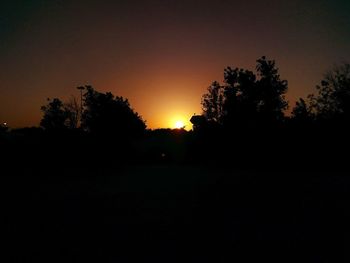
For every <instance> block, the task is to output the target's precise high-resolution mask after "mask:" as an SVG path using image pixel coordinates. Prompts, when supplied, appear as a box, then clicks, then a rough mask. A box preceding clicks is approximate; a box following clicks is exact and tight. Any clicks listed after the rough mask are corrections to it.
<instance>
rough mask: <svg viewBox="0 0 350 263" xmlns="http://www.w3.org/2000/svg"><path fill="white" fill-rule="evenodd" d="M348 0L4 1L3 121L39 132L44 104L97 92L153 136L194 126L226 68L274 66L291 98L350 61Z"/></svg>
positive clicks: (0, 43) (0, 19)
mask: <svg viewBox="0 0 350 263" xmlns="http://www.w3.org/2000/svg"><path fill="white" fill-rule="evenodd" d="M349 14H350V1H348V0H329V1H325V0H317V1H316V0H308V1H304V0H293V1H277V0H276V1H275V0H266V1H247V0H245V1H239V0H237V1H235V0H231V1H227V0H213V1H210V0H201V1H200V0H188V1H181V0H163V1H160V0H138V1H135V0H125V1H124V0H114V1H112V0H111V1H108V0H106V1H104V0H97V1H92V0H21V1H19V0H1V1H0V123H2V122H7V123H8V125H9V126H10V127H23V126H36V125H38V124H39V122H40V118H41V116H42V113H41V111H40V106H42V105H44V104H45V103H46V102H47V98H55V97H59V98H62V99H63V100H68V99H69V98H70V97H71V96H77V97H79V92H78V90H77V89H76V87H77V86H81V85H92V86H93V87H94V88H95V89H97V90H98V91H102V92H105V91H111V92H112V93H113V94H115V95H119V96H124V97H126V98H128V99H129V101H130V103H131V106H132V107H133V108H134V109H135V111H137V112H138V113H139V114H140V115H141V116H142V117H143V119H145V120H146V123H147V126H148V127H149V128H160V127H165V128H166V127H173V126H174V125H175V123H176V122H177V121H183V122H185V125H187V127H190V124H189V122H188V120H189V118H190V117H191V116H192V115H193V114H194V113H196V114H200V113H201V105H200V102H201V96H202V95H203V94H204V93H205V92H206V89H207V87H208V86H209V85H210V84H211V82H212V81H214V80H218V81H222V80H223V70H224V68H225V67H227V66H232V67H243V68H247V69H250V70H253V69H254V68H255V65H256V59H258V58H259V57H261V56H263V55H265V56H267V57H268V58H269V59H275V60H276V64H277V66H278V67H279V69H280V74H281V77H282V78H283V79H287V80H288V81H289V91H288V94H287V98H288V100H289V101H290V104H291V106H293V104H294V102H295V100H296V99H297V98H299V97H305V96H306V95H307V94H309V93H312V92H315V86H316V85H317V84H318V83H319V82H320V81H321V79H322V74H323V73H324V72H325V71H327V70H328V69H330V68H331V67H332V66H333V65H335V64H339V63H342V62H346V61H348V62H350V48H349V47H350V26H349V25H350V15H349Z"/></svg>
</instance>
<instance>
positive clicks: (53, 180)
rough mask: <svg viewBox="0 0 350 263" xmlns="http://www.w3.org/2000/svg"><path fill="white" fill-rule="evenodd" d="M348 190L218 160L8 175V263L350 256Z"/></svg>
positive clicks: (332, 179) (334, 176)
mask: <svg viewBox="0 0 350 263" xmlns="http://www.w3.org/2000/svg"><path fill="white" fill-rule="evenodd" d="M110 171H113V172H110ZM349 187H350V177H348V176H346V174H341V173H332V172H327V173H320V172H318V173H310V172H291V173H288V172H273V173H272V172H271V173H269V172H264V173H258V172H238V171H235V172H233V171H228V170H217V169H216V168H215V167H214V166H211V167H204V166H186V165H165V164H164V165H153V166H151V165H149V166H142V165H140V166H123V168H120V169H115V170H113V169H109V172H104V171H90V174H89V176H83V175H81V174H79V173H77V172H76V171H74V172H71V173H70V172H69V171H67V173H66V175H62V174H61V175H51V176H44V175H40V176H34V175H28V174H23V175H13V174H11V173H7V176H3V177H1V192H2V209H1V210H2V215H3V217H5V224H4V225H3V230H4V231H2V233H4V234H2V239H3V240H4V241H5V243H4V244H3V245H2V249H3V251H4V253H3V255H4V256H5V260H4V261H2V262H263V261H264V262H265V261H266V262H271V261H276V262H349V260H350V253H349V244H350V242H349V241H350V227H349V222H350V221H349V215H350V198H349Z"/></svg>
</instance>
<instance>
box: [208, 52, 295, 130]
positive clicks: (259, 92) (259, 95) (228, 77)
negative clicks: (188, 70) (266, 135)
mask: <svg viewBox="0 0 350 263" xmlns="http://www.w3.org/2000/svg"><path fill="white" fill-rule="evenodd" d="M256 70H257V75H256V74H254V73H253V72H252V71H249V70H244V69H240V68H231V67H227V68H226V69H225V71H224V83H225V84H224V85H223V86H221V85H220V84H219V83H218V82H213V84H212V85H211V86H210V87H209V88H208V92H207V93H206V94H204V95H203V97H202V110H203V116H204V117H206V119H207V120H208V121H213V122H216V123H218V124H222V125H224V126H226V127H229V126H234V125H242V124H248V123H250V124H251V123H253V124H257V123H263V124H266V123H270V124H271V123H276V122H280V121H282V120H283V119H284V111H285V110H286V109H287V108H288V102H287V101H286V99H285V94H286V92H287V89H288V83H287V81H286V80H281V78H280V75H279V73H278V68H277V67H276V65H275V61H274V60H267V59H266V57H262V58H260V59H258V60H257V66H256Z"/></svg>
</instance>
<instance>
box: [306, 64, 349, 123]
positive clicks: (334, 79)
mask: <svg viewBox="0 0 350 263" xmlns="http://www.w3.org/2000/svg"><path fill="white" fill-rule="evenodd" d="M316 88H317V91H318V92H317V94H316V95H315V96H312V99H311V107H313V109H314V110H315V112H316V114H317V118H318V119H323V120H330V119H346V120H350V64H348V63H344V64H342V65H340V66H336V67H334V68H333V69H332V70H330V71H328V72H327V73H326V74H325V75H324V78H323V80H322V81H321V84H320V85H318V86H317V87H316Z"/></svg>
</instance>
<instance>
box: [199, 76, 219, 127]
mask: <svg viewBox="0 0 350 263" xmlns="http://www.w3.org/2000/svg"><path fill="white" fill-rule="evenodd" d="M223 107H224V87H222V86H221V85H220V84H219V82H217V81H214V82H213V83H212V84H211V85H210V86H209V87H208V92H207V93H206V94H204V95H203V97H202V109H203V115H204V116H205V118H206V119H207V120H208V121H213V122H217V123H222V120H223V117H224V112H223Z"/></svg>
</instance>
